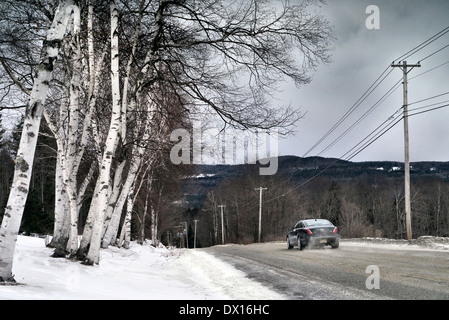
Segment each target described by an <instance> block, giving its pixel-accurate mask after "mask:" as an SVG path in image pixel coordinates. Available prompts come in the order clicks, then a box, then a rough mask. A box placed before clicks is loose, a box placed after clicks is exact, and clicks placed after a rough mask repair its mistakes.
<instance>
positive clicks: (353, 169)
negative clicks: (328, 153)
mask: <svg viewBox="0 0 449 320" xmlns="http://www.w3.org/2000/svg"><path fill="white" fill-rule="evenodd" d="M259 167H260V165H259V164H240V165H196V166H195V174H193V175H191V176H189V177H185V179H184V185H183V190H184V191H183V193H184V201H186V202H187V203H188V205H189V207H191V208H192V207H198V206H201V203H202V202H203V201H204V199H205V197H206V194H207V192H208V191H209V190H212V189H215V188H216V187H218V186H219V185H220V183H222V182H223V181H225V180H227V179H231V178H237V177H241V176H243V175H245V174H247V173H250V172H253V173H254V174H258V169H259ZM410 167H411V177H412V179H413V178H414V177H437V178H440V179H444V180H449V162H440V161H421V162H411V163H410ZM403 173H404V163H403V162H397V161H366V162H351V161H345V160H341V159H335V158H324V157H305V158H302V157H297V156H280V157H278V170H277V173H276V175H278V176H280V177H288V178H289V180H290V181H291V182H292V183H293V184H296V183H300V182H302V181H305V180H307V179H310V178H311V177H314V176H317V175H318V176H323V177H327V178H329V179H333V180H336V181H344V180H349V179H355V178H357V177H369V176H386V177H396V178H397V177H401V176H402V175H403Z"/></svg>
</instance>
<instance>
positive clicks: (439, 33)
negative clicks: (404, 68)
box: [394, 26, 449, 61]
mask: <svg viewBox="0 0 449 320" xmlns="http://www.w3.org/2000/svg"><path fill="white" fill-rule="evenodd" d="M448 32H449V26H447V27H446V28H444V29H443V30H441V31H440V32H438V33H436V34H435V35H433V36H432V37H430V38H429V39H427V40H425V41H424V42H422V43H421V44H419V45H417V46H416V47H414V48H413V49H411V50H409V51H408V52H406V53H404V54H403V55H402V56H400V57H398V58H396V59H395V60H394V61H402V60H405V59H407V58H409V57H411V56H412V55H414V54H415V53H417V52H419V51H420V50H422V49H424V48H425V47H427V46H428V45H429V44H431V43H433V42H434V41H436V40H437V39H439V38H441V37H442V36H443V35H445V34H446V33H448ZM421 61H422V60H421Z"/></svg>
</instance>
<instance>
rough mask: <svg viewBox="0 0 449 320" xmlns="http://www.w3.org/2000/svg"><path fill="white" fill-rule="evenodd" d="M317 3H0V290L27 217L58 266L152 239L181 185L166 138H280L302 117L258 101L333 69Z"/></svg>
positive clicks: (8, 278) (94, 259)
mask: <svg viewBox="0 0 449 320" xmlns="http://www.w3.org/2000/svg"><path fill="white" fill-rule="evenodd" d="M319 2H320V1H304V2H301V3H299V4H295V5H292V4H290V3H289V1H278V2H272V1H256V0H252V1H247V0H237V1H235V0H205V1H195V0H133V1H120V0H95V1H94V0H61V1H44V0H5V1H1V3H0V21H1V22H0V26H1V27H0V32H1V37H0V62H1V68H0V90H1V101H0V103H1V104H0V106H1V109H2V112H3V111H8V112H9V114H11V112H16V113H18V114H22V116H18V117H17V119H16V121H15V123H14V124H12V125H10V126H9V128H11V129H10V131H12V132H10V134H9V138H8V139H9V141H11V142H13V143H10V144H9V145H8V146H7V147H6V146H5V147H3V146H2V176H1V178H2V190H1V196H2V201H3V203H2V205H3V208H2V210H1V213H2V225H1V229H0V281H2V282H14V277H13V272H12V262H13V257H14V250H15V243H16V239H17V236H18V233H19V231H20V228H21V226H22V225H24V224H25V222H26V221H25V220H26V219H30V218H32V217H33V215H30V210H35V211H36V212H40V213H41V216H42V217H46V218H48V217H50V220H51V221H50V222H48V223H44V225H42V226H41V228H42V229H48V228H49V226H52V229H53V230H52V232H51V233H52V235H53V238H52V241H51V243H50V244H49V245H50V246H51V247H53V248H55V250H54V256H55V257H66V258H70V259H74V260H80V261H82V262H83V263H85V264H88V265H92V264H98V263H99V259H100V249H101V248H105V247H107V246H109V245H111V244H113V245H117V246H123V247H127V246H128V244H129V241H130V240H131V231H132V230H131V229H132V228H133V232H135V231H136V229H137V230H139V231H138V233H139V234H140V236H139V237H138V239H139V241H141V242H142V241H143V240H144V237H145V235H146V233H145V232H146V230H145V229H146V228H145V226H146V225H148V224H150V226H149V227H147V228H150V230H151V231H152V235H151V237H152V238H153V239H156V238H158V237H159V236H158V234H157V232H158V223H160V222H161V221H164V219H165V220H170V217H169V213H170V212H173V210H172V209H171V206H172V204H173V203H174V202H175V200H176V192H177V185H179V177H180V176H183V175H185V174H186V172H184V171H183V170H185V168H183V167H176V166H173V165H172V164H171V163H170V161H169V160H168V154H169V150H170V147H171V145H172V144H173V142H172V141H170V139H169V137H170V133H171V132H172V131H173V130H174V129H175V128H185V129H189V128H190V123H191V121H192V120H194V119H200V120H205V122H208V123H209V124H212V123H216V124H217V125H218V126H221V127H225V126H233V127H236V128H241V129H265V130H266V129H272V128H276V129H277V130H279V131H280V132H281V133H287V132H289V131H290V130H291V129H292V126H293V125H294V124H295V123H296V121H297V120H298V119H299V118H300V117H301V115H300V114H298V112H297V111H296V109H295V108H294V106H285V107H282V106H274V105H271V104H270V103H269V99H267V94H270V93H272V92H273V90H276V87H277V86H278V85H279V83H280V81H282V80H283V79H292V80H293V81H294V82H295V83H296V84H297V85H298V86H300V85H301V84H304V83H307V82H309V81H310V78H309V72H310V71H313V70H314V69H315V67H316V66H317V65H318V64H319V63H326V62H329V47H330V41H331V40H332V37H333V36H332V28H331V27H330V26H329V25H328V23H327V21H326V20H325V19H324V18H323V17H321V16H320V15H318V14H317V13H316V11H314V10H313V6H315V5H316V4H317V3H319ZM3 123H4V122H3ZM2 128H3V126H2ZM3 136H4V135H3ZM3 159H4V160H3ZM3 165H4V166H3ZM12 168H13V169H12ZM32 199H34V200H35V203H34V205H33V203H31V202H30V200H32ZM50 202H52V204H51V205H49V203H50ZM44 203H45V206H41V205H42V204H44ZM164 215H166V216H164ZM42 222H44V220H42ZM30 223H31V222H28V223H26V224H27V225H29V224H30ZM44 231H48V230H44ZM79 239H81V240H80V241H79Z"/></svg>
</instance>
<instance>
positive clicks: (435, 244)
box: [340, 236, 449, 250]
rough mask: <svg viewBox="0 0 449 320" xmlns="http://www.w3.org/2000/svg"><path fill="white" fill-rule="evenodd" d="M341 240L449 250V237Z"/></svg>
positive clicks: (353, 242)
mask: <svg viewBox="0 0 449 320" xmlns="http://www.w3.org/2000/svg"><path fill="white" fill-rule="evenodd" d="M340 241H341V242H342V243H344V244H345V245H358V244H361V243H363V244H364V245H369V246H383V247H386V246H388V247H389V248H398V249H404V248H408V249H421V250H422V249H429V250H449V238H447V237H434V236H422V237H418V238H417V239H412V240H403V239H399V240H396V239H387V238H370V237H365V238H350V239H341V240H340Z"/></svg>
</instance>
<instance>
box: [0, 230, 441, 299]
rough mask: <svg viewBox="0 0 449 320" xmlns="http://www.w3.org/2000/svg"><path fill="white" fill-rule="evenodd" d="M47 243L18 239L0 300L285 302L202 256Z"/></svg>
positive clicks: (431, 241)
mask: <svg viewBox="0 0 449 320" xmlns="http://www.w3.org/2000/svg"><path fill="white" fill-rule="evenodd" d="M341 245H342V246H363V247H367V246H368V247H383V248H389V249H408V250H417V249H419V250H423V249H425V250H445V251H446V250H449V238H440V237H419V238H418V239H415V240H412V241H407V240H392V239H383V238H361V239H345V240H342V243H341ZM52 253H53V250H52V249H49V248H46V247H45V240H44V239H42V238H37V237H25V236H19V238H18V241H17V247H16V255H15V258H14V266H13V272H14V277H15V279H16V281H17V282H18V283H19V285H14V286H2V285H0V300H8V299H10V300H19V299H20V300H24V299H26V300H35V299H46V300H48V299H64V300H71V299H86V300H90V299H92V300H93V299H95V300H103V299H104V300H105V299H108V300H110V299H120V300H124V299H133V300H136V299H146V300H285V299H286V297H284V296H282V295H280V294H278V293H276V292H274V291H271V290H270V289H268V288H266V287H264V286H263V285H261V284H260V283H259V282H256V281H254V280H251V279H249V278H248V277H246V275H245V273H243V272H242V271H239V270H237V269H235V268H234V267H233V266H231V265H230V264H227V263H225V262H223V261H221V260H219V259H217V258H215V257H214V256H212V255H210V254H208V253H206V252H204V251H201V250H186V249H167V248H163V247H161V248H154V247H152V246H150V245H144V246H141V245H139V244H136V243H132V244H131V248H130V249H129V250H125V249H118V248H116V247H110V248H109V249H104V250H102V251H101V261H100V265H97V266H85V265H82V264H80V263H79V262H76V261H68V260H66V259H55V258H51V257H50V256H51V254H52Z"/></svg>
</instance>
